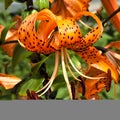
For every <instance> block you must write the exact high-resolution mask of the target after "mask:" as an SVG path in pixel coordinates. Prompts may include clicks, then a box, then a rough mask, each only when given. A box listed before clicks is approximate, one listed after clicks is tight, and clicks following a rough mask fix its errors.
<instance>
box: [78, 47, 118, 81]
mask: <svg viewBox="0 0 120 120" xmlns="http://www.w3.org/2000/svg"><path fill="white" fill-rule="evenodd" d="M77 53H78V55H80V57H81V58H83V60H85V61H86V62H87V63H88V64H89V65H92V66H94V67H95V68H97V69H100V70H102V71H104V72H106V73H107V72H108V69H110V71H111V76H112V78H113V79H114V81H115V83H118V72H117V69H116V67H115V66H114V65H113V64H112V63H111V62H110V61H109V60H108V59H107V57H106V56H103V55H101V53H100V52H99V51H98V50H97V49H96V48H95V47H92V46H90V47H88V48H86V49H84V50H83V51H81V52H77Z"/></svg>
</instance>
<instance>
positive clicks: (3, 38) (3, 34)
mask: <svg viewBox="0 0 120 120" xmlns="http://www.w3.org/2000/svg"><path fill="white" fill-rule="evenodd" d="M14 25H15V22H13V23H11V24H9V25H8V26H6V27H5V28H4V29H3V30H2V32H1V38H0V43H4V41H5V37H6V34H7V32H8V30H9V29H10V28H11V27H12V26H14Z"/></svg>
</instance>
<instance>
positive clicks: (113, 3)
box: [101, 0, 120, 33]
mask: <svg viewBox="0 0 120 120" xmlns="http://www.w3.org/2000/svg"><path fill="white" fill-rule="evenodd" d="M101 1H102V4H103V6H104V7H105V9H106V11H107V13H108V15H111V14H112V13H113V12H114V11H115V10H116V9H118V4H117V0H101ZM111 22H112V24H113V25H114V26H115V28H116V29H117V30H118V32H119V33H120V13H117V14H116V15H115V16H114V17H113V18H112V19H111Z"/></svg>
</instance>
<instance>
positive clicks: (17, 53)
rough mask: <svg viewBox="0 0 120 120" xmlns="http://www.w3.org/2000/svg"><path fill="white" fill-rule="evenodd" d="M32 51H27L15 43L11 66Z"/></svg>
mask: <svg viewBox="0 0 120 120" xmlns="http://www.w3.org/2000/svg"><path fill="white" fill-rule="evenodd" d="M31 54H32V52H29V51H27V50H25V49H24V48H23V47H21V46H20V45H19V44H18V45H16V47H15V49H14V53H13V57H12V66H13V68H14V67H15V66H16V65H17V64H18V63H19V62H20V61H22V60H24V59H25V58H27V57H28V56H30V55H31Z"/></svg>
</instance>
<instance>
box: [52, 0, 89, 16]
mask: <svg viewBox="0 0 120 120" xmlns="http://www.w3.org/2000/svg"><path fill="white" fill-rule="evenodd" d="M90 1H91V0H69V1H68V0H56V1H53V0H50V3H51V8H50V10H51V11H52V12H53V13H54V14H56V15H61V16H63V17H64V18H66V17H72V16H74V15H75V14H77V13H78V12H81V11H87V10H88V6H89V2H90Z"/></svg>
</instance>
